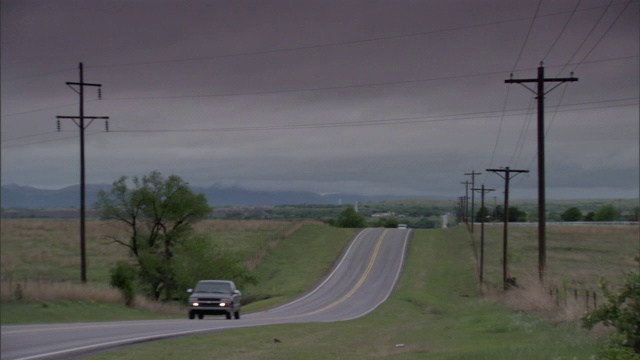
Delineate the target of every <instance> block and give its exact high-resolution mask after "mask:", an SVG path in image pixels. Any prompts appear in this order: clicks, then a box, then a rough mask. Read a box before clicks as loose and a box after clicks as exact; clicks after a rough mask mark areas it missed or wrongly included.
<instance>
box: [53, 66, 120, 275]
mask: <svg viewBox="0 0 640 360" xmlns="http://www.w3.org/2000/svg"><path fill="white" fill-rule="evenodd" d="M78 67H79V69H80V81H79V82H67V83H66V84H67V86H69V87H70V88H71V89H72V90H73V91H75V92H76V93H78V95H80V115H78V116H56V118H57V119H58V130H60V123H59V121H60V119H72V120H73V122H74V123H75V124H76V125H77V126H78V128H79V129H80V280H81V281H82V282H83V283H86V282H87V259H86V241H85V212H86V211H85V210H86V207H85V202H86V198H85V175H84V173H85V171H84V130H85V129H86V127H88V126H89V125H91V123H92V122H93V120H95V119H105V120H106V119H109V117H108V116H84V87H85V86H94V87H98V95H99V97H100V94H101V92H100V87H101V86H102V84H92V83H86V82H84V74H83V69H82V63H80V65H79V66H78ZM74 86H77V87H78V88H75V87H74ZM76 119H77V121H76ZM85 119H86V120H90V121H89V123H88V124H87V125H86V126H85V122H84V121H85ZM105 125H106V129H107V131H108V129H109V123H105Z"/></svg>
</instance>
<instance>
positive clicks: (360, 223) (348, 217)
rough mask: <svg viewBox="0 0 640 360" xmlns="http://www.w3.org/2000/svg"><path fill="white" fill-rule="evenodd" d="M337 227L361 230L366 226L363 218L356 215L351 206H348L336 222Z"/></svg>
mask: <svg viewBox="0 0 640 360" xmlns="http://www.w3.org/2000/svg"><path fill="white" fill-rule="evenodd" d="M336 226H337V227H343V228H363V227H366V226H367V221H366V219H365V218H364V216H362V215H360V214H358V213H357V212H356V210H355V209H354V208H353V206H348V207H347V208H346V209H344V211H342V213H340V216H339V217H338V220H337V221H336Z"/></svg>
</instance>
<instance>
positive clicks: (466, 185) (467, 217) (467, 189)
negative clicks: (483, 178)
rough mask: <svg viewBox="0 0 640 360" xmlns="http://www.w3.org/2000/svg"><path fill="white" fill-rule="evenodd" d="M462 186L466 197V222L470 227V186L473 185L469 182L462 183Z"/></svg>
mask: <svg viewBox="0 0 640 360" xmlns="http://www.w3.org/2000/svg"><path fill="white" fill-rule="evenodd" d="M460 184H462V185H464V189H465V195H464V222H465V223H467V225H469V185H471V183H470V182H469V181H465V182H461V183H460Z"/></svg>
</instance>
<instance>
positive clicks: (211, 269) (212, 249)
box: [174, 235, 258, 297]
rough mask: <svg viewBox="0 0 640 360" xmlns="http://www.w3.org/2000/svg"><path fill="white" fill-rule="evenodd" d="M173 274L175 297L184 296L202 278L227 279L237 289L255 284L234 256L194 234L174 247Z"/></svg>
mask: <svg viewBox="0 0 640 360" xmlns="http://www.w3.org/2000/svg"><path fill="white" fill-rule="evenodd" d="M174 271H175V277H176V286H177V294H178V296H179V297H187V296H188V295H187V292H186V290H187V289H189V288H191V287H193V286H194V285H195V284H196V282H197V281H198V280H202V279H231V280H233V281H234V282H235V284H236V286H237V287H239V288H244V287H245V286H246V285H250V284H251V285H255V284H257V283H258V280H257V279H256V277H255V276H254V275H253V274H252V273H251V271H250V270H249V269H248V268H247V267H246V266H245V265H244V262H243V261H242V260H241V259H240V257H239V256H238V255H237V254H236V253H234V252H232V251H231V250H229V249H224V248H222V247H221V246H220V245H218V244H217V243H215V242H214V241H213V240H212V239H211V238H210V237H207V236H205V235H196V236H194V237H192V238H191V239H189V241H186V242H184V243H182V244H180V245H179V246H177V247H176V255H175V258H174Z"/></svg>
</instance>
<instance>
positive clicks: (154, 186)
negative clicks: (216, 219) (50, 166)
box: [96, 171, 211, 300]
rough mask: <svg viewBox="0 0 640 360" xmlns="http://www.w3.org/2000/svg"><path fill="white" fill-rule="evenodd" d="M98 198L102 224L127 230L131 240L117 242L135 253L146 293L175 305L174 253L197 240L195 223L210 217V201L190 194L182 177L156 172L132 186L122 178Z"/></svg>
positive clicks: (137, 180) (136, 181)
mask: <svg viewBox="0 0 640 360" xmlns="http://www.w3.org/2000/svg"><path fill="white" fill-rule="evenodd" d="M98 196H99V197H98V202H97V204H96V207H97V208H98V209H99V210H100V212H101V215H102V218H103V219H110V220H115V221H119V222H121V223H123V224H125V226H126V227H127V228H128V231H129V238H128V239H127V240H123V239H119V238H112V240H113V242H114V243H117V244H120V245H123V246H125V247H127V248H129V250H131V255H132V256H133V257H134V258H135V260H136V262H137V265H138V269H139V272H138V275H139V279H140V280H141V282H142V284H141V285H142V288H143V289H144V290H146V292H147V293H148V294H149V295H151V296H152V297H153V298H154V299H156V300H157V299H159V298H160V296H161V294H162V293H164V295H165V298H166V299H171V297H172V292H173V289H174V288H175V285H176V282H175V276H174V272H173V269H172V259H173V256H174V248H175V247H176V245H179V244H181V243H183V242H185V241H186V240H187V239H188V238H189V237H190V236H191V235H192V234H193V224H194V223H195V222H197V221H198V220H201V219H203V218H204V217H206V216H207V215H209V214H210V213H211V207H210V206H209V205H208V204H207V200H206V198H205V196H204V195H203V194H194V193H193V192H191V190H190V189H189V186H188V184H187V183H186V182H184V181H183V180H182V179H181V178H180V177H178V176H175V175H171V176H169V177H168V178H164V177H162V175H161V174H160V173H159V172H157V171H153V172H151V173H150V174H149V175H146V176H143V177H142V178H138V177H133V178H131V181H128V179H127V177H124V176H123V177H121V178H120V179H118V180H116V181H115V182H114V183H113V187H112V188H111V190H110V191H109V192H105V191H101V192H100V193H99V195H98Z"/></svg>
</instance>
